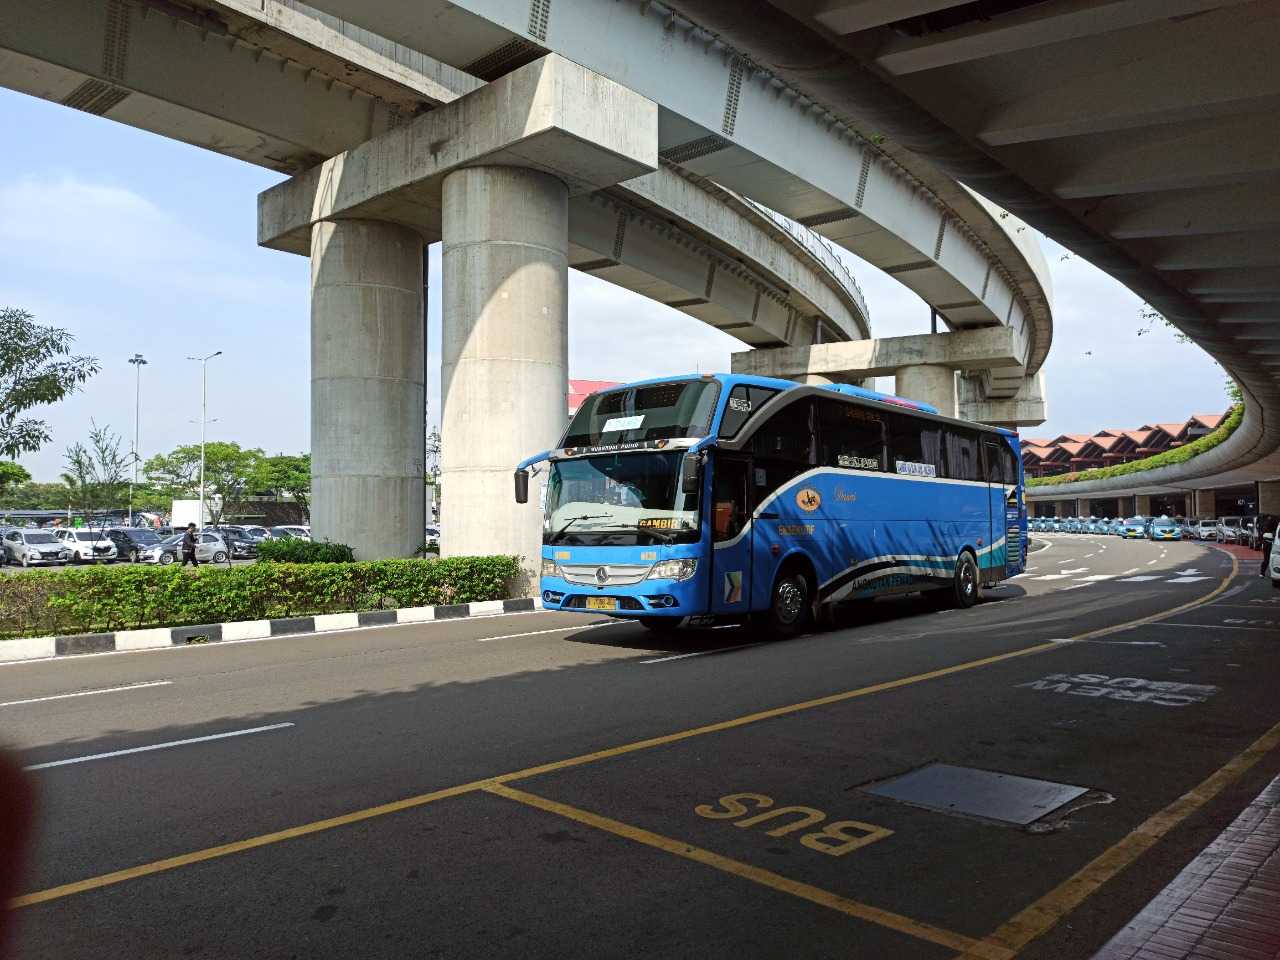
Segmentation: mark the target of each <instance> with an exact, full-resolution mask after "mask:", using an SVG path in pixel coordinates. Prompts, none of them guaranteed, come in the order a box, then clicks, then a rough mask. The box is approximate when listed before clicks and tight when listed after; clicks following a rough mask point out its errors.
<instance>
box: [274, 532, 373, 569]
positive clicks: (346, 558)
mask: <svg viewBox="0 0 1280 960" xmlns="http://www.w3.org/2000/svg"><path fill="white" fill-rule="evenodd" d="M355 558H356V555H355V552H354V551H353V550H352V549H351V548H350V547H348V546H347V545H346V544H345V543H330V542H329V541H328V540H325V541H319V542H318V541H314V540H303V539H302V538H301V537H289V538H288V539H285V540H260V541H259V542H258V559H259V560H270V561H273V562H275V563H351V562H352V561H353V560H355Z"/></svg>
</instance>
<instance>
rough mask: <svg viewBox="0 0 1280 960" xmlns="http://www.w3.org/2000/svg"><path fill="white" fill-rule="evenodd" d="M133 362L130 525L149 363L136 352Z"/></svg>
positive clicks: (131, 361)
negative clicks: (144, 373)
mask: <svg viewBox="0 0 1280 960" xmlns="http://www.w3.org/2000/svg"><path fill="white" fill-rule="evenodd" d="M129 362H130V363H131V364H133V370H134V373H135V383H134V391H133V479H132V480H130V481H129V526H131V527H132V526H133V488H134V487H135V486H136V485H137V483H138V430H139V423H140V422H141V420H142V368H143V367H145V366H146V365H147V361H146V360H145V359H143V356H142V354H140V353H135V354H134V355H133V356H132V357H130V358H129Z"/></svg>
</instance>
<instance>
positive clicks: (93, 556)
mask: <svg viewBox="0 0 1280 960" xmlns="http://www.w3.org/2000/svg"><path fill="white" fill-rule="evenodd" d="M53 535H54V536H55V537H57V538H58V539H59V540H61V541H62V542H63V543H64V544H66V547H67V549H68V550H70V551H71V560H72V562H73V563H110V562H111V561H112V560H114V559H116V557H117V555H118V553H117V551H116V545H115V544H114V543H112V542H111V540H110V538H109V537H108V536H107V535H106V533H105V532H104V531H102V530H78V529H71V528H68V527H59V528H57V529H56V530H54V531H53Z"/></svg>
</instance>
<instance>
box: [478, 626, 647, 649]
mask: <svg viewBox="0 0 1280 960" xmlns="http://www.w3.org/2000/svg"><path fill="white" fill-rule="evenodd" d="M625 622H626V621H624V620H606V621H605V622H604V623H588V624H586V625H582V624H574V625H573V626H572V627H553V628H551V629H549V630H529V631H526V632H525V633H507V634H503V635H502V636H500V637H476V640H475V642H476V643H488V642H490V641H491V640H515V639H516V638H517V637H538V636H541V635H542V634H544V633H573V632H575V631H577V632H578V633H581V632H583V631H585V630H595V629H598V628H599V627H616V626H619V625H620V624H622V623H625Z"/></svg>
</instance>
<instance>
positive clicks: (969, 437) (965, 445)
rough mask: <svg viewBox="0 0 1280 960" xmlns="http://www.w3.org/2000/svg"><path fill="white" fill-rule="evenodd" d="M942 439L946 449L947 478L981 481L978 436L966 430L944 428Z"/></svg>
mask: <svg viewBox="0 0 1280 960" xmlns="http://www.w3.org/2000/svg"><path fill="white" fill-rule="evenodd" d="M943 438H944V446H945V447H946V448H947V476H948V477H950V478H951V479H952V480H981V479H982V476H981V472H982V471H981V464H980V462H979V459H978V435H977V434H976V433H970V432H969V431H968V430H960V429H957V428H955V427H946V428H944V430H943Z"/></svg>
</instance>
